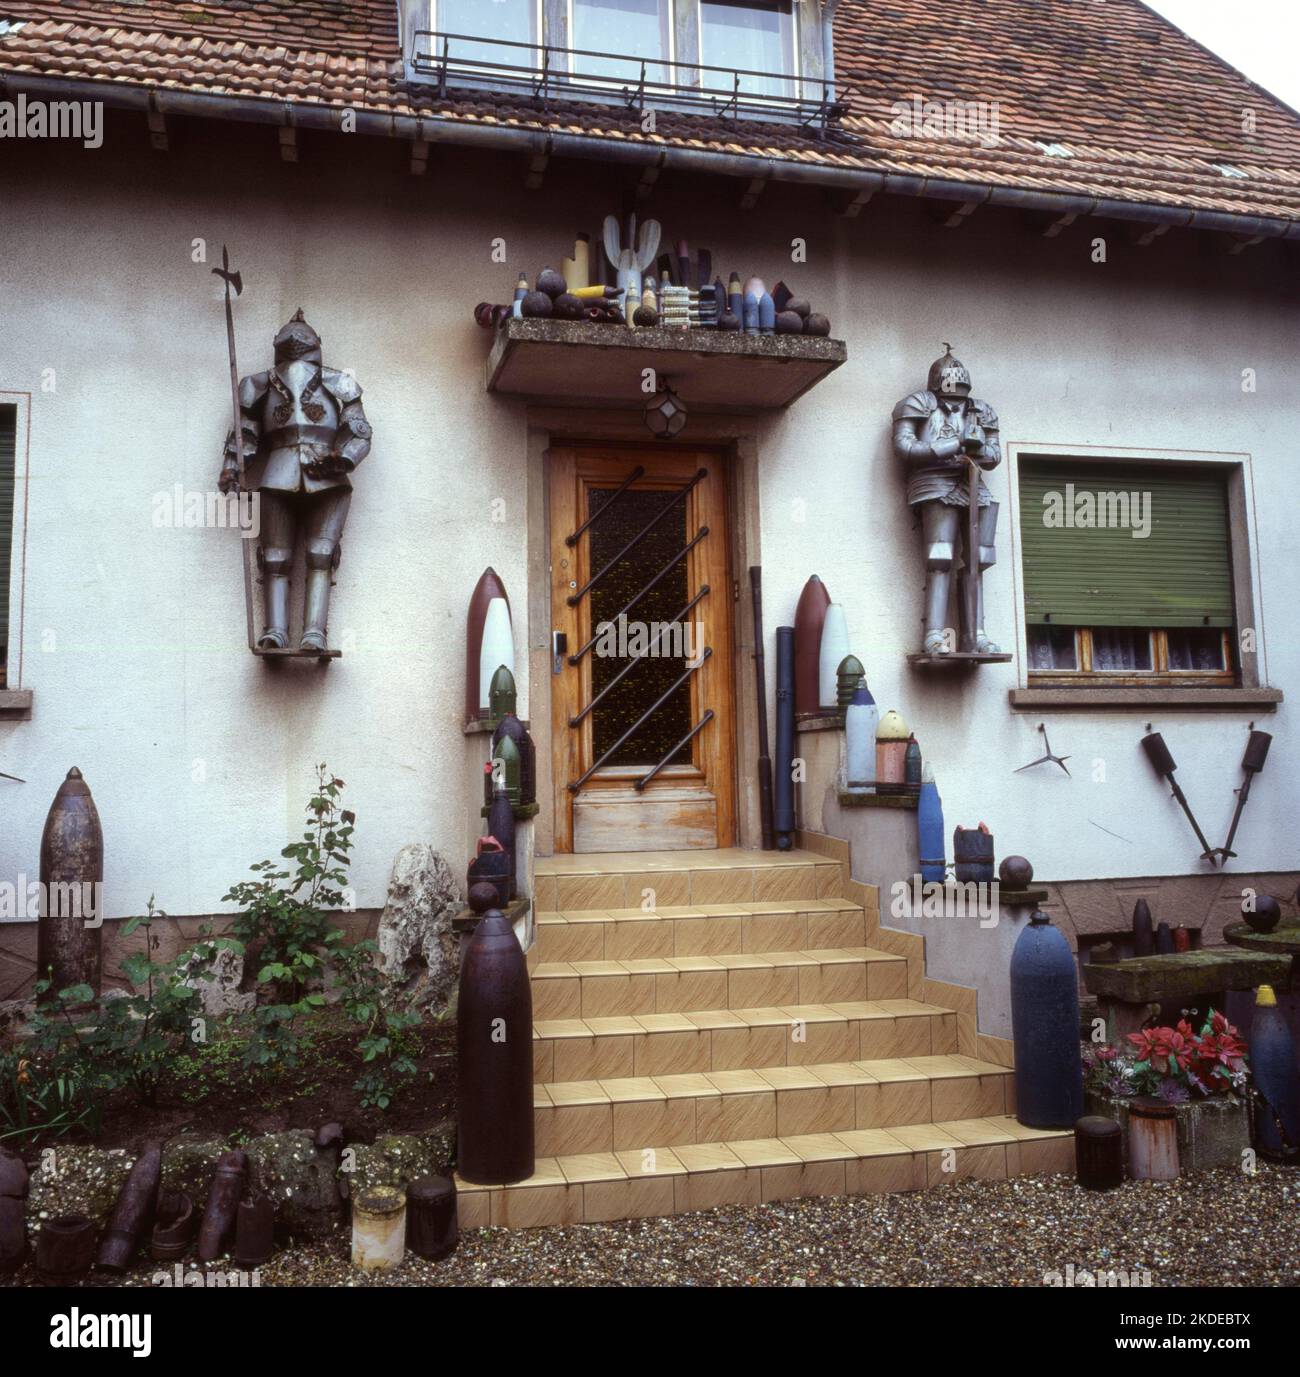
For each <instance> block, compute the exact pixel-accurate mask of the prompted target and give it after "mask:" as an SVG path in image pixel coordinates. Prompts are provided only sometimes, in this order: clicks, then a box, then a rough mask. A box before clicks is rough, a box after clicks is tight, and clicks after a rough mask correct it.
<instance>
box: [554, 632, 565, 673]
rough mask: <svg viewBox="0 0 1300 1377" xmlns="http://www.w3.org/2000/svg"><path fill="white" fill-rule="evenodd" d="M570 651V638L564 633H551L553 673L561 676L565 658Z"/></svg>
mask: <svg viewBox="0 0 1300 1377" xmlns="http://www.w3.org/2000/svg"><path fill="white" fill-rule="evenodd" d="M568 649H569V638H568V636H566V635H565V634H564V632H563V631H552V632H551V673H552V674H559V672H560V671H561V670H562V669H563V668H564V656H565V654H566V653H567V651H568Z"/></svg>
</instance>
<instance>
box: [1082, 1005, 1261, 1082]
mask: <svg viewBox="0 0 1300 1377" xmlns="http://www.w3.org/2000/svg"><path fill="white" fill-rule="evenodd" d="M1128 1041H1129V1043H1131V1044H1132V1046H1131V1048H1124V1047H1118V1046H1116V1045H1114V1044H1113V1043H1102V1044H1100V1045H1097V1046H1089V1047H1085V1048H1084V1053H1083V1066H1084V1081H1085V1085H1086V1086H1087V1088H1088V1089H1089V1090H1091V1091H1094V1092H1096V1093H1097V1094H1101V1095H1111V1096H1114V1097H1115V1098H1117V1099H1127V1098H1129V1097H1131V1096H1134V1095H1154V1096H1156V1097H1157V1098H1158V1099H1161V1100H1164V1101H1165V1102H1166V1103H1168V1104H1186V1103H1188V1102H1189V1101H1190V1100H1191V1099H1192V1097H1193V1095H1198V1096H1202V1097H1209V1096H1212V1095H1228V1094H1231V1093H1232V1092H1233V1091H1241V1090H1244V1089H1245V1087H1246V1081H1247V1079H1248V1077H1249V1075H1250V1071H1249V1068H1248V1066H1247V1049H1246V1043H1245V1040H1244V1039H1243V1038H1242V1036H1241V1034H1240V1033H1239V1032H1238V1031H1237V1029H1236V1028H1234V1027H1233V1026H1232V1024H1230V1023H1229V1022H1228V1020H1227V1019H1226V1018H1224V1016H1223V1015H1222V1014H1220V1013H1218V1012H1217V1011H1216V1010H1214V1009H1211V1010H1210V1011H1209V1013H1208V1015H1207V1016H1206V1019H1205V1022H1204V1024H1203V1025H1202V1027H1201V1031H1200V1032H1199V1033H1197V1032H1195V1031H1194V1030H1193V1029H1192V1026H1191V1024H1189V1023H1188V1022H1187V1020H1186V1019H1180V1020H1179V1023H1178V1025H1177V1027H1174V1028H1169V1027H1164V1028H1144V1029H1143V1030H1142V1031H1141V1032H1140V1033H1130V1034H1128Z"/></svg>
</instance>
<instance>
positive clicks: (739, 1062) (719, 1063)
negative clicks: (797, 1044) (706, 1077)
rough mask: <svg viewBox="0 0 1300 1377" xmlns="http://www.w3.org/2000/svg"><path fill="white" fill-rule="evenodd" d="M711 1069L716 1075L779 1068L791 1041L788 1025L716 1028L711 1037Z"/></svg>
mask: <svg viewBox="0 0 1300 1377" xmlns="http://www.w3.org/2000/svg"><path fill="white" fill-rule="evenodd" d="M710 1037H711V1038H712V1045H711V1054H710V1067H711V1069H713V1070H717V1071H727V1070H742V1069H754V1068H758V1067H763V1066H780V1065H783V1064H784V1062H785V1056H786V1047H787V1045H788V1043H789V1039H790V1031H789V1028H788V1026H787V1025H785V1024H777V1025H766V1026H763V1027H753V1028H749V1027H745V1026H743V1025H742V1026H741V1027H739V1028H719V1029H715V1030H714V1031H713V1032H712V1033H711V1034H710Z"/></svg>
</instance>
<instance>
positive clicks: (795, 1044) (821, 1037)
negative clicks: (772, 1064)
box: [786, 1020, 858, 1066]
mask: <svg viewBox="0 0 1300 1377" xmlns="http://www.w3.org/2000/svg"><path fill="white" fill-rule="evenodd" d="M803 1033H804V1037H803V1040H802V1041H800V1040H798V1039H796V1038H791V1039H790V1043H789V1046H788V1048H787V1055H786V1065H787V1066H812V1065H815V1064H816V1063H818V1062H827V1061H856V1060H857V1058H858V1025H857V1024H856V1023H852V1022H846V1021H842V1020H838V1021H836V1022H834V1023H809V1024H807V1025H806V1026H805V1028H804V1030H803Z"/></svg>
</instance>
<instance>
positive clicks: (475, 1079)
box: [456, 909, 535, 1186]
mask: <svg viewBox="0 0 1300 1377" xmlns="http://www.w3.org/2000/svg"><path fill="white" fill-rule="evenodd" d="M456 1027H457V1044H458V1047H457V1052H458V1065H459V1085H458V1087H457V1118H458V1120H459V1125H460V1131H459V1149H458V1153H457V1170H458V1171H459V1172H460V1174H461V1176H463V1177H464V1178H465V1180H466V1181H473V1182H474V1183H475V1184H477V1185H484V1186H504V1185H509V1184H510V1183H511V1182H514V1181H522V1180H524V1179H525V1178H526V1177H529V1176H531V1175H532V1174H533V1169H534V1166H535V1161H534V1152H533V996H532V991H531V989H530V987H529V981H528V963H527V962H526V961H525V959H524V953H523V949H522V948H521V947H520V945H519V940H518V938H516V936H515V933H514V929H513V928H512V927H511V926H510V924H509V923H508V922H507V921H506V919H505V917H504V915H503V914H502V913H501V911H500V910H499V909H489V910H488V912H487V913H486V914H485V915H484V916H483V919H482V921H481V922H480V923H479V925H478V927H477V928H476V929H475V931H474V935H473V936H472V937H471V938H470V939H469V941H468V942H467V943H466V945H465V951H464V955H463V957H462V960H461V967H460V998H459V1006H458V1009H457V1013H456Z"/></svg>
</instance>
